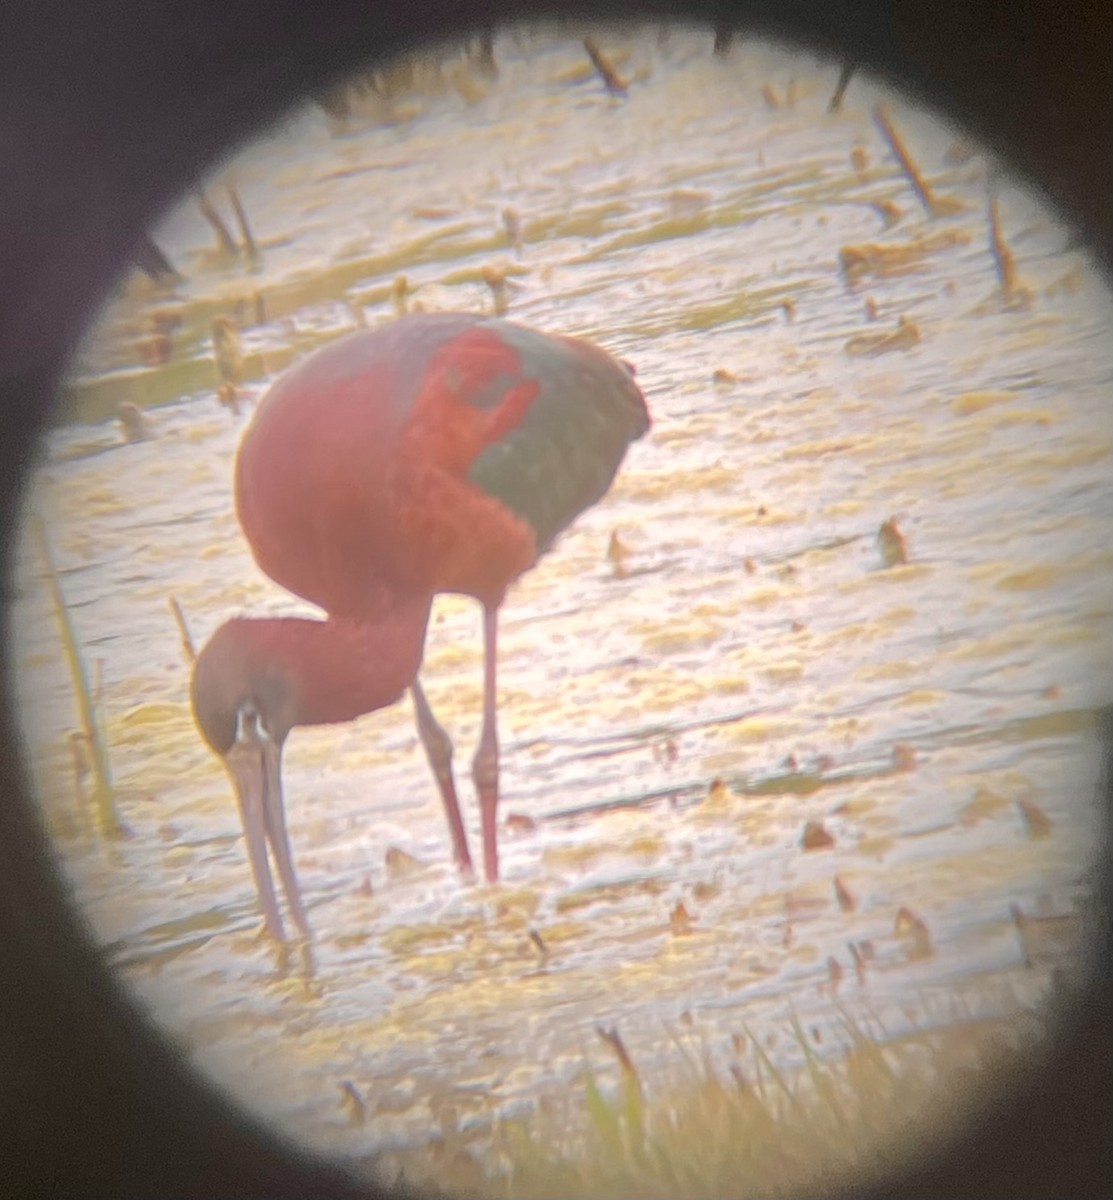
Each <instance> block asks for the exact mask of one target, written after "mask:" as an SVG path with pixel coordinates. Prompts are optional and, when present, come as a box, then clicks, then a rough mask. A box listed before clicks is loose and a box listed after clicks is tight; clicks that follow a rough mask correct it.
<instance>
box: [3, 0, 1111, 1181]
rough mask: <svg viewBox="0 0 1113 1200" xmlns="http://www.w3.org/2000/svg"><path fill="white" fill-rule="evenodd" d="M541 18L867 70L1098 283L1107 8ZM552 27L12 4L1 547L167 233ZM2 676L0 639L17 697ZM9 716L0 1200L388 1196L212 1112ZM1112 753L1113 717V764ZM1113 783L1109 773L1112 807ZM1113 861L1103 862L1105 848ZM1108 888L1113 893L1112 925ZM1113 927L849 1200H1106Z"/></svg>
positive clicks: (431, 13) (765, 2) (506, 2)
mask: <svg viewBox="0 0 1113 1200" xmlns="http://www.w3.org/2000/svg"><path fill="white" fill-rule="evenodd" d="M543 7H544V11H546V12H548V13H555V12H558V11H560V12H564V13H567V14H569V15H571V14H573V13H578V14H580V15H593V16H604V15H606V16H623V15H625V16H635V15H637V16H650V17H652V18H654V19H662V18H667V17H688V18H699V19H702V20H704V21H706V22H708V23H709V24H711V23H716V22H726V23H729V24H738V25H743V24H744V25H748V26H750V27H754V26H757V27H758V28H759V29H762V30H764V31H767V32H769V33H771V34H776V35H777V36H779V37H783V38H787V39H789V40H793V41H798V42H804V43H807V44H811V45H815V46H816V47H818V48H823V49H825V50H826V51H828V52H830V53H831V54H832V57H833V58H843V57H847V56H852V57H853V58H854V59H856V60H857V61H860V62H862V63H863V65H867V66H869V67H870V68H872V69H873V70H875V71H878V72H880V73H883V74H886V75H888V76H890V78H892V79H893V80H894V81H898V82H901V83H903V85H904V86H905V87H906V88H910V89H911V90H912V91H913V93H914V94H918V95H919V96H920V97H921V98H924V99H926V100H929V101H930V102H932V103H934V104H935V105H937V106H938V107H941V108H944V109H946V110H949V111H950V113H951V114H952V115H953V117H954V118H956V119H957V120H958V121H959V122H960V123H962V124H964V125H966V126H967V127H968V128H969V129H971V131H972V132H974V133H975V134H976V135H977V136H979V137H980V138H981V139H982V140H984V141H985V142H987V143H989V144H991V145H993V146H994V147H996V148H997V149H998V150H999V151H1000V152H1001V153H1002V154H1003V155H1005V156H1006V157H1008V158H1009V159H1011V162H1012V164H1013V167H1014V169H1016V170H1017V171H1018V172H1019V173H1021V174H1024V175H1028V176H1030V177H1031V178H1032V179H1033V180H1034V181H1035V182H1036V183H1038V184H1040V185H1042V187H1043V189H1044V191H1045V192H1046V194H1047V196H1048V199H1049V200H1050V201H1051V202H1052V203H1053V204H1054V205H1055V206H1056V207H1058V208H1059V209H1060V210H1062V211H1063V212H1064V213H1065V215H1067V217H1068V218H1069V219H1070V220H1071V222H1072V223H1073V224H1074V225H1075V226H1076V228H1077V229H1078V231H1079V233H1080V235H1081V236H1082V238H1083V239H1084V240H1085V241H1086V242H1087V243H1088V244H1089V246H1090V248H1091V250H1092V251H1093V253H1094V254H1095V255H1096V256H1097V257H1098V259H1099V260H1100V261H1101V262H1102V263H1103V264H1104V266H1105V268H1106V270H1107V272H1108V269H1109V266H1110V256H1111V237H1110V196H1111V174H1110V166H1111V164H1110V113H1111V102H1113V98H1111V91H1110V74H1111V70H1110V66H1111V63H1110V57H1111V56H1110V46H1111V44H1113V43H1111V31H1113V24H1111V20H1110V4H1109V3H1108V2H1105V3H1102V2H1098V3H1092V4H1087V3H1085V2H1084V0H1013V2H1011V3H1010V2H1009V0H966V3H963V0H888V2H885V0H858V2H853V0H814V2H809V0H750V2H747V0H719V2H718V3H708V2H707V0H685V3H680V2H679V0H678V2H677V3H673V4H669V3H662V2H660V0H641V2H638V0H626V2H625V3H624V2H622V0H601V2H600V3H595V4H589V3H586V2H585V0H578V2H574V3H567V4H559V3H557V0H549V2H548V3H547V4H545V5H544V6H543ZM541 12H542V6H540V5H537V6H534V5H530V4H529V3H528V0H503V2H502V3H492V2H491V0H379V3H377V4H374V3H372V2H371V0H330V2H327V3H326V2H322V0H318V2H316V3H314V2H313V0H300V2H299V0H163V2H161V3H160V2H159V0H101V2H100V3H96V4H93V3H79V4H74V5H67V4H65V3H61V2H59V0H3V2H2V4H0V281H2V286H0V423H2V426H0V427H2V430H3V437H2V438H0V513H2V514H3V534H4V539H3V540H4V547H5V551H6V550H7V547H8V544H9V540H10V538H9V535H10V534H11V533H12V531H13V522H14V520H15V518H16V516H17V514H18V503H19V499H20V496H21V490H22V487H23V484H24V481H25V479H26V475H27V472H28V469H29V467H30V465H31V463H32V462H33V456H34V446H35V442H36V438H37V436H38V434H39V432H40V431H41V428H42V425H43V423H44V420H45V419H46V416H47V414H48V412H49V408H50V404H51V400H52V395H53V389H54V385H55V383H56V381H57V380H58V378H59V377H60V375H61V374H62V373H63V372H64V370H65V365H66V362H67V360H68V356H69V354H70V352H71V350H72V347H73V345H74V343H75V341H76V340H77V338H78V337H79V336H80V335H81V333H82V331H83V328H84V326H85V325H86V323H87V322H88V321H89V320H90V319H91V318H92V316H93V315H94V313H95V310H96V308H97V307H98V305H99V302H100V300H101V299H102V297H103V296H104V294H105V292H106V291H107V289H108V287H109V285H110V284H111V282H112V280H113V278H114V276H115V275H116V274H117V272H118V271H119V269H120V265H121V264H122V263H123V262H124V260H125V258H126V256H127V254H128V252H129V250H130V249H131V247H132V245H133V244H134V243H135V241H136V239H137V235H138V234H139V232H140V231H141V230H142V228H143V227H144V226H145V225H146V224H147V223H148V222H149V221H150V220H151V218H152V217H154V216H156V215H157V214H158V213H160V212H161V211H162V210H164V209H165V208H166V207H167V206H168V205H169V204H171V203H172V202H173V201H174V199H175V198H176V197H177V196H178V195H179V194H180V193H181V192H182V191H183V190H185V188H186V187H187V186H188V185H189V183H190V182H191V181H192V180H193V179H195V178H197V177H198V176H199V175H200V174H202V173H203V172H204V171H205V169H206V168H207V167H208V165H209V164H210V163H211V162H212V161H213V160H214V159H215V158H217V157H220V156H223V155H224V154H226V153H227V152H229V151H230V150H232V149H234V148H235V147H236V146H237V145H238V144H241V143H243V142H245V141H247V140H249V139H250V137H251V136H252V135H253V134H254V133H255V132H256V131H257V130H258V129H259V128H260V127H261V126H263V125H265V124H267V123H268V122H270V121H271V120H273V119H275V118H276V117H277V116H279V115H280V114H281V113H282V111H283V110H284V109H286V108H287V107H288V106H289V105H290V104H291V103H293V102H294V101H295V100H296V99H298V98H299V97H300V96H301V95H302V94H304V93H305V92H306V91H309V90H311V89H316V88H319V87H320V86H322V85H324V84H327V83H328V82H330V81H333V80H335V79H336V78H337V77H338V76H341V75H343V74H345V73H347V72H348V71H350V70H352V69H353V68H355V67H357V66H360V65H362V64H363V63H364V62H366V61H368V60H370V59H372V58H376V57H377V58H383V57H387V56H389V55H390V54H392V53H394V52H397V51H398V50H399V49H401V48H404V47H406V46H409V45H413V44H414V43H415V42H418V41H422V40H431V39H439V38H443V37H446V36H450V35H452V34H453V33H455V32H459V31H461V30H463V29H465V28H467V27H469V26H472V25H475V24H478V23H487V22H490V21H500V20H506V19H508V18H513V17H528V18H536V17H537V16H539V15H541ZM1111 402H1113V401H1111ZM6 561H7V559H6V558H5V564H6ZM6 634H7V629H6V625H5V630H4V636H5V639H6ZM7 678H8V674H7V646H6V644H5V646H4V649H3V658H2V659H0V679H3V680H4V681H5V682H6V680H7ZM2 699H3V704H4V707H3V712H2V715H0V1195H2V1196H8V1195H11V1196H29V1197H30V1196H38V1195H43V1196H48V1195H49V1196H58V1197H61V1196H69V1195H75V1196H77V1195H80V1196H88V1197H93V1196H101V1195H103V1196H119V1197H131V1196H135V1197H159V1198H160V1200H161V1198H165V1200H169V1198H171V1197H233V1196H236V1197H241V1196H242V1197H260V1198H262V1197H267V1198H272V1200H277V1198H279V1197H287V1196H288V1197H318V1196H319V1197H337V1198H338V1200H339V1198H342V1197H349V1196H351V1197H356V1196H364V1197H366V1196H369V1195H373V1194H374V1193H373V1192H371V1191H369V1190H368V1189H367V1188H366V1186H363V1185H359V1184H357V1183H356V1182H355V1181H353V1180H350V1179H349V1178H347V1177H346V1176H345V1175H344V1173H343V1172H341V1171H340V1170H338V1169H337V1168H335V1167H333V1166H330V1165H327V1164H325V1163H324V1162H322V1161H319V1160H314V1159H312V1158H310V1157H309V1156H307V1155H305V1154H304V1153H303V1152H300V1151H295V1150H294V1149H293V1148H290V1147H283V1146H281V1145H280V1144H278V1143H277V1142H276V1141H275V1140H274V1139H273V1138H272V1137H271V1136H270V1135H268V1134H267V1133H265V1132H264V1131H263V1130H262V1129H261V1128H259V1127H258V1126H257V1125H255V1124H254V1123H253V1122H251V1121H250V1120H248V1119H247V1118H246V1117H244V1116H243V1115H242V1114H240V1113H238V1112H237V1111H235V1110H233V1109H232V1108H230V1107H229V1106H228V1105H227V1104H226V1103H225V1102H223V1101H221V1100H220V1099H218V1098H217V1097H216V1096H215V1095H213V1094H212V1093H210V1092H209V1091H208V1089H207V1088H205V1087H204V1086H203V1085H202V1084H201V1083H200V1082H199V1081H198V1080H196V1079H195V1078H193V1077H192V1076H191V1075H189V1074H188V1072H186V1071H185V1070H184V1068H183V1067H182V1066H181V1064H180V1063H179V1062H178V1061H177V1060H176V1059H175V1057H174V1055H173V1053H172V1051H171V1050H170V1049H169V1048H168V1047H167V1045H166V1044H165V1043H164V1042H163V1041H162V1040H161V1039H160V1038H159V1037H158V1036H157V1035H156V1034H155V1033H154V1031H153V1030H151V1029H150V1028H149V1027H147V1026H146V1025H145V1024H144V1023H143V1022H142V1021H141V1020H140V1019H139V1018H138V1016H137V1015H136V1014H135V1012H134V1011H132V1010H131V1008H130V1007H129V1004H128V1001H127V999H126V997H125V995H124V994H123V993H122V991H121V990H120V989H119V988H118V987H117V986H116V984H115V983H114V982H113V980H112V979H110V978H109V977H108V976H107V975H106V974H105V973H104V972H103V971H102V970H101V969H100V967H99V966H98V965H97V961H96V958H95V956H94V955H93V953H92V951H91V949H90V948H89V947H88V946H87V945H86V944H85V943H84V941H83V940H82V937H81V933H80V930H79V928H78V927H77V925H76V923H75V922H74V921H73V919H72V917H71V915H70V913H69V912H68V910H67V907H66V905H65V902H64V899H63V896H62V893H61V890H60V881H59V879H58V877H57V875H56V874H55V873H54V871H53V869H52V868H51V867H50V865H49V859H48V855H47V853H46V848H45V843H44V841H43V839H42V835H41V831H40V829H39V826H38V823H37V820H36V818H35V816H34V812H33V809H32V808H31V807H30V805H29V803H28V799H27V795H26V778H25V776H24V774H23V771H22V767H21V765H20V762H19V757H18V740H17V735H16V732H15V729H14V726H13V723H12V721H11V719H10V718H11V714H10V709H9V703H8V702H9V699H10V696H9V694H8V691H7V688H6V687H5V689H4V692H3V695H2ZM1111 735H1113V725H1109V726H1107V729H1106V743H1107V748H1108V744H1109V741H1110V736H1111ZM1107 761H1108V755H1107ZM1110 783H1111V780H1110V778H1109V773H1108V770H1107V773H1106V784H1105V790H1106V800H1107V806H1106V807H1107V811H1108V796H1109V790H1110ZM1105 850H1106V851H1107V850H1108V842H1107V845H1106V847H1105ZM1100 861H1101V862H1102V863H1103V864H1104V866H1105V867H1106V868H1108V866H1109V855H1108V853H1107V852H1106V853H1104V854H1103V855H1102V857H1101V859H1100ZM1109 884H1110V881H1109V878H1108V875H1106V876H1104V877H1103V879H1102V888H1103V898H1104V902H1105V907H1104V908H1103V910H1102V911H1103V914H1104V916H1105V917H1107V916H1108V913H1109V911H1110V908H1109V903H1108V902H1109ZM1103 930H1104V935H1103V939H1102V941H1101V942H1100V944H1099V953H1098V955H1097V957H1096V959H1095V962H1094V972H1093V978H1092V981H1091V986H1090V989H1089V991H1087V992H1086V993H1085V994H1084V995H1080V996H1078V997H1077V998H1075V999H1074V1000H1073V1002H1072V1003H1071V1004H1070V1005H1069V1006H1068V1005H1067V1004H1065V1003H1064V1005H1063V1010H1062V1019H1061V1022H1060V1029H1059V1033H1058V1040H1057V1043H1056V1045H1055V1047H1054V1051H1053V1053H1052V1055H1051V1056H1050V1058H1049V1059H1047V1060H1046V1061H1038V1062H1031V1063H1027V1064H1025V1066H1024V1068H1023V1070H1019V1071H1018V1075H1017V1077H1016V1079H1014V1080H1012V1081H1011V1086H1010V1087H1008V1089H1007V1090H1003V1095H1002V1103H1001V1106H1000V1108H999V1109H997V1110H995V1111H993V1112H987V1113H986V1114H985V1115H984V1119H983V1121H982V1122H981V1123H979V1125H978V1126H977V1127H974V1128H971V1129H969V1130H968V1131H967V1132H966V1133H965V1135H963V1137H962V1138H961V1139H960V1140H959V1141H958V1142H956V1143H954V1144H952V1145H949V1146H944V1147H936V1148H925V1149H924V1151H923V1152H922V1154H921V1156H920V1157H919V1158H918V1159H915V1160H913V1159H912V1158H910V1160H909V1162H908V1174H907V1175H906V1176H905V1177H904V1178H903V1179H893V1180H891V1181H888V1182H886V1183H885V1185H884V1186H881V1187H878V1188H877V1189H876V1190H868V1189H863V1190H862V1191H860V1192H859V1193H857V1194H859V1195H861V1196H863V1197H865V1196H872V1195H877V1196H879V1197H880V1196H896V1197H901V1196H907V1197H912V1196H925V1197H926V1196H944V1195H952V1196H971V1197H975V1196H976V1197H991V1196H1002V1197H1004V1196H1033V1197H1034V1196H1048V1197H1051V1196H1060V1195H1062V1196H1065V1195H1079V1196H1083V1195H1103V1196H1104V1195H1110V1194H1113V1161H1111V1137H1110V1131H1111V1130H1113V1106H1111V1104H1110V1098H1111V1096H1113V1069H1111V1068H1113V1033H1111V1022H1110V1008H1111V1003H1110V1000H1111V986H1110V985H1111V975H1110V971H1109V958H1108V950H1109V946H1108V941H1109V939H1108V922H1107V921H1106V922H1105V923H1104V925H1103ZM931 1149H934V1150H935V1153H934V1154H931V1153H929V1150H931Z"/></svg>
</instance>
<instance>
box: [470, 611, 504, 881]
mask: <svg viewBox="0 0 1113 1200" xmlns="http://www.w3.org/2000/svg"><path fill="white" fill-rule="evenodd" d="M498 623H499V614H498V609H497V608H493V607H491V606H484V609H483V641H484V659H483V732H482V733H481V734H480V735H479V748H478V749H477V750H476V752H475V759H474V760H473V762H472V778H473V779H474V780H475V790H476V791H477V792H478V793H479V815H480V817H481V819H482V822H483V866H484V869H485V871H486V875H487V882H488V883H495V882H497V881H498V877H499V842H498V824H497V820H498V817H497V810H498V806H499V734H498V697H497V689H496V682H495V680H496V670H495V668H496V666H497V661H498V648H497V643H498Z"/></svg>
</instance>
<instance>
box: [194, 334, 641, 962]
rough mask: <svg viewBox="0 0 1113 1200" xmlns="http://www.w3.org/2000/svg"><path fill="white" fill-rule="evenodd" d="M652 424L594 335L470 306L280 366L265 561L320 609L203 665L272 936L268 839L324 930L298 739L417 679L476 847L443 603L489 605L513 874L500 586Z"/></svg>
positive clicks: (260, 527)
mask: <svg viewBox="0 0 1113 1200" xmlns="http://www.w3.org/2000/svg"><path fill="white" fill-rule="evenodd" d="M648 428H649V414H648V412H647V411H646V407H645V401H644V398H643V397H642V394H641V392H640V390H639V389H638V387H637V385H636V384H635V382H634V379H633V371H632V369H631V368H630V367H629V366H628V365H626V364H625V363H620V362H618V361H616V360H615V359H613V358H611V357H610V356H609V355H608V354H607V353H605V352H604V351H603V350H601V349H599V348H598V347H597V346H594V345H592V344H590V343H589V342H585V341H581V340H578V339H575V338H569V337H559V336H551V335H548V334H544V333H539V332H537V331H535V330H532V329H527V328H525V327H523V326H520V325H515V324H511V323H509V322H507V321H501V320H496V319H493V318H486V317H480V316H475V315H469V314H463V313H435V314H412V315H409V316H405V317H402V318H400V319H398V320H395V321H392V322H391V323H389V324H387V325H385V326H384V327H382V328H379V329H375V330H361V331H358V332H356V333H352V334H349V335H348V336H346V337H342V338H339V339H337V340H336V341H334V342H331V343H329V344H328V345H327V346H325V347H323V348H322V349H320V350H317V351H316V352H315V353H313V354H312V355H310V356H309V357H307V358H306V359H304V360H303V361H301V362H300V363H298V364H296V365H295V366H294V367H292V368H291V369H290V370H288V371H287V372H286V373H285V374H284V375H282V376H281V377H280V378H279V379H278V380H277V381H276V382H275V383H274V385H273V386H272V387H271V389H270V390H269V392H268V393H267V395H266V396H265V397H264V399H263V400H262V401H261V402H260V404H259V406H258V408H257V410H256V412H255V415H254V417H253V419H252V422H251V424H250V426H249V427H248V430H247V432H246V433H245V435H244V438H243V441H242V443H241V445H240V449H239V454H238V456H237V459H236V472H235V476H236V478H235V489H236V508H237V514H238V516H239V520H240V524H241V525H242V527H243V531H244V534H245V535H246V537H247V540H248V542H249V544H250V546H251V550H252V553H253V555H254V557H255V561H256V562H257V563H258V565H259V566H260V568H261V569H262V570H263V571H265V572H266V573H267V574H268V575H269V576H270V577H271V578H272V579H273V580H274V581H275V582H276V583H278V584H280V585H281V586H283V587H284V588H287V589H288V590H289V591H291V592H293V593H294V594H295V595H298V596H300V597H302V599H304V600H307V601H309V602H310V603H312V604H315V605H317V606H318V607H320V608H321V609H323V610H324V612H325V614H327V615H326V617H325V619H323V620H313V619H305V618H294V617H282V618H246V617H237V618H234V619H232V620H230V621H228V622H227V623H226V624H224V625H223V626H221V628H220V629H218V630H217V632H216V633H215V634H214V635H213V637H212V639H211V640H210V641H209V643H208V644H207V645H206V646H205V647H204V649H203V650H202V651H201V653H200V655H199V656H198V658H197V662H196V665H195V667H194V673H193V680H192V699H193V709H194V715H195V717H196V720H197V724H198V726H199V728H200V730H201V733H202V735H203V736H204V739H205V741H206V742H207V743H208V744H209V746H210V747H211V748H212V749H213V751H214V752H215V753H216V754H217V755H219V756H220V757H221V758H222V759H223V761H224V763H225V765H226V766H227V768H228V771H229V773H230V775H231V778H232V781H233V783H234V785H235V789H236V793H237V797H238V800H239V805H240V812H241V816H242V820H243V827H244V833H245V835H246V840H247V848H248V855H249V857H250V861H251V867H252V870H253V872H254V876H255V882H256V886H257V888H258V892H259V899H260V902H261V905H262V909H263V916H264V921H265V925H266V929H267V931H268V932H269V933H271V934H272V935H273V936H275V937H278V938H281V937H282V936H283V926H282V919H281V916H280V914H279V911H278V905H277V902H276V899H275V890H274V885H273V882H272V879H271V873H270V866H269V863H268V856H267V847H268V844H269V847H270V853H271V854H272V855H273V857H274V862H275V866H276V867H277V870H278V874H279V877H280V879H281V881H282V886H283V890H284V891H285V893H286V899H287V902H288V904H289V908H290V913H291V916H292V918H293V920H294V922H295V924H296V925H297V926H298V928H299V930H301V932H302V933H303V934H305V935H306V936H308V935H309V926H308V922H307V920H306V917H305V911H304V908H303V906H302V902H301V898H300V892H299V888H298V883H297V877H296V874H295V872H294V867H293V863H292V860H291V856H290V848H289V841H288V838H287V834H286V824H285V814H284V809H283V798H282V782H281V757H282V747H283V744H284V742H285V740H286V737H287V735H288V734H289V732H290V730H291V729H293V728H294V727H295V726H298V725H322V724H330V723H335V722H344V721H351V720H354V719H355V718H356V717H359V716H361V715H363V714H364V713H369V712H372V711H374V710H375V709H378V708H383V707H385V706H386V705H389V704H394V703H395V702H396V701H397V700H399V699H400V698H401V696H402V695H403V693H404V692H405V691H406V690H407V689H409V690H410V691H411V693H412V695H413V701H414V708H415V713H416V718H417V727H418V732H419V734H420V737H421V741H422V744H423V746H424V748H425V751H426V754H427V756H428V759H429V762H430V765H431V766H432V769H433V773H434V776H435V778H436V780H437V783H438V785H439V788H440V791H441V796H442V799H443V801H444V806H445V813H446V816H447V818H448V824H449V830H450V833H451V836H452V842H453V849H454V853H455V858H456V861H457V863H458V864H459V866H460V868H461V869H462V870H463V871H465V872H468V871H470V868H471V857H470V854H469V851H468V845H467V838H466V835H465V832H464V826H463V822H462V820H461V817H460V809H459V804H458V802H457V796H456V789H455V784H454V782H453V775H452V766H451V760H452V743H451V741H450V740H449V738H448V735H447V734H446V733H445V731H444V730H443V729H442V728H441V727H440V725H439V724H438V723H437V721H436V720H435V718H434V716H433V713H432V711H431V710H430V708H429V705H428V703H427V701H426V699H425V696H424V694H423V692H422V689H421V686H420V684H419V682H418V678H417V674H418V669H419V667H420V665H421V659H422V654H423V650H424V643H425V632H426V625H427V623H428V620H429V612H430V607H431V605H432V601H433V597H434V596H435V595H436V594H437V593H439V592H455V593H460V594H463V595H467V596H472V597H474V598H475V599H476V600H478V601H479V602H480V604H481V605H482V606H483V612H484V618H483V625H484V640H485V664H484V689H483V696H484V699H483V727H482V733H481V736H480V740H479V747H478V749H477V751H476V754H475V759H474V763H473V778H474V781H475V786H476V789H477V792H478V795H479V804H480V816H481V822H482V830H483V857H484V867H485V871H486V876H487V879H488V880H490V881H494V880H497V878H498V840H497V827H496V809H497V805H498V781H499V770H498V769H499V751H498V735H497V723H496V684H495V678H496V676H495V670H496V641H497V637H496V634H497V627H498V610H499V606H500V605H501V604H502V602H503V598H504V596H505V595H506V591H507V588H508V587H509V586H510V584H511V583H513V581H514V580H515V579H517V578H518V576H520V575H521V574H522V573H523V572H525V571H527V570H529V568H530V567H532V566H533V565H534V564H535V563H536V562H537V559H538V557H539V556H540V555H541V554H543V553H545V552H546V551H547V550H548V549H549V548H550V547H551V546H552V544H553V542H554V540H555V539H556V537H557V536H558V535H559V534H560V533H561V531H562V530H564V529H566V528H567V527H568V525H570V524H571V522H572V521H573V520H575V518H576V517H577V516H578V515H579V514H580V513H581V512H583V511H584V509H586V508H588V507H590V506H591V505H593V504H595V503H596V502H597V501H598V500H600V499H601V498H602V496H603V495H604V494H605V493H606V491H607V489H608V488H609V487H610V485H611V482H612V481H613V479H614V477H615V473H616V472H617V470H618V468H619V465H620V464H621V462H622V460H623V458H624V456H625V454H626V450H627V447H628V446H629V444H630V442H631V441H633V440H634V439H636V438H639V437H640V436H641V435H642V434H643V433H645V431H646V430H647V429H648Z"/></svg>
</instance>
